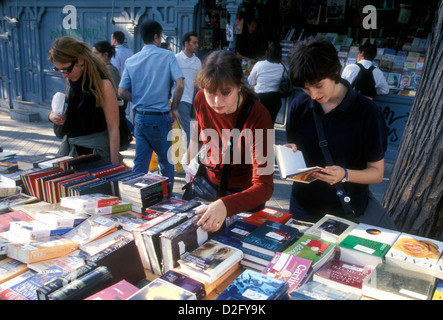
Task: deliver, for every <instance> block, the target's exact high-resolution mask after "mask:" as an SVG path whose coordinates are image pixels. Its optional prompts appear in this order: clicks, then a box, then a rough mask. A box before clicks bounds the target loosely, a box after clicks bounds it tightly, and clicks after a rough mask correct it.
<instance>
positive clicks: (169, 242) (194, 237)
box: [148, 216, 209, 272]
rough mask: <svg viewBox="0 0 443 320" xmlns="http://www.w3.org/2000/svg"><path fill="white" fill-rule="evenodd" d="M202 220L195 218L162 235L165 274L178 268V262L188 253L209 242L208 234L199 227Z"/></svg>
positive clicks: (161, 243) (198, 217) (161, 245)
mask: <svg viewBox="0 0 443 320" xmlns="http://www.w3.org/2000/svg"><path fill="white" fill-rule="evenodd" d="M200 218H201V216H194V217H192V218H190V219H188V220H187V221H185V222H182V223H181V224H180V225H178V226H176V227H173V228H171V229H169V230H166V231H164V232H162V233H161V235H160V239H159V241H160V247H161V256H162V258H163V272H166V271H169V270H172V269H173V268H176V267H178V262H177V261H178V260H179V259H180V258H181V257H182V256H183V255H184V254H186V252H190V251H192V250H194V249H197V248H198V247H199V246H201V245H203V243H205V242H206V241H207V240H208V237H209V235H208V233H207V232H206V231H204V230H203V229H202V228H201V227H199V226H197V222H198V221H199V220H200ZM154 228H155V227H154ZM151 230H152V229H151ZM149 231H150V230H148V232H149Z"/></svg>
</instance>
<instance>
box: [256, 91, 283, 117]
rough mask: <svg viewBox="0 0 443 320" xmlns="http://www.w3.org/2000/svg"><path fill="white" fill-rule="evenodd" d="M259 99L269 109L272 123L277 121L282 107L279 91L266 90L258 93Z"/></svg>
mask: <svg viewBox="0 0 443 320" xmlns="http://www.w3.org/2000/svg"><path fill="white" fill-rule="evenodd" d="M257 96H258V99H259V100H260V102H261V104H262V105H264V106H265V107H266V109H268V111H269V113H270V115H271V118H272V123H275V119H277V114H278V112H279V111H280V108H281V97H280V93H278V92H266V93H258V94H257Z"/></svg>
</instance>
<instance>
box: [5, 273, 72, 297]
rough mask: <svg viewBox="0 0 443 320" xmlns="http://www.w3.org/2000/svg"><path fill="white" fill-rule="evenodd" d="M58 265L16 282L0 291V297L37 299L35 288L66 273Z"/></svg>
mask: <svg viewBox="0 0 443 320" xmlns="http://www.w3.org/2000/svg"><path fill="white" fill-rule="evenodd" d="M68 272H69V270H65V269H63V268H61V267H60V266H52V267H50V268H48V269H47V270H45V272H43V273H37V274H34V275H32V276H31V277H29V278H26V279H25V280H23V281H22V282H19V283H16V284H14V285H13V286H11V287H9V288H7V289H5V290H3V291H2V292H0V299H2V300H38V298H37V289H38V288H40V287H42V286H44V285H45V284H47V283H49V282H50V281H52V280H53V279H55V278H57V277H61V276H63V275H65V274H66V273H68Z"/></svg>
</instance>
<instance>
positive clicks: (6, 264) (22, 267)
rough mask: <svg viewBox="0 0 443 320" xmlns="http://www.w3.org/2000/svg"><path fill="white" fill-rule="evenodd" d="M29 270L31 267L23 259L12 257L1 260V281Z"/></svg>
mask: <svg viewBox="0 0 443 320" xmlns="http://www.w3.org/2000/svg"><path fill="white" fill-rule="evenodd" d="M28 270H29V268H28V266H27V265H26V263H23V262H21V261H18V260H15V259H11V258H6V259H3V260H0V283H3V282H6V281H8V280H9V279H11V278H14V277H17V276H18V275H20V274H22V273H23V272H26V271H28Z"/></svg>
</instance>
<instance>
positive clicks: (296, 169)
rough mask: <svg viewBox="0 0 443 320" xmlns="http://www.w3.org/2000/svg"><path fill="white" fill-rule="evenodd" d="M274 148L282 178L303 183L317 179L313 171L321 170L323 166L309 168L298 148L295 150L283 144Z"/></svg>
mask: <svg viewBox="0 0 443 320" xmlns="http://www.w3.org/2000/svg"><path fill="white" fill-rule="evenodd" d="M274 148H275V157H276V159H277V165H278V169H279V171H280V176H281V178H282V179H287V180H292V181H296V182H301V183H310V182H312V181H315V180H317V179H316V178H314V177H313V176H312V173H313V172H315V171H320V170H321V169H322V168H321V167H318V166H315V167H309V168H307V167H306V162H305V159H304V157H303V153H302V151H300V150H297V151H296V152H294V151H292V149H291V148H288V147H285V146H283V145H275V146H274Z"/></svg>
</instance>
